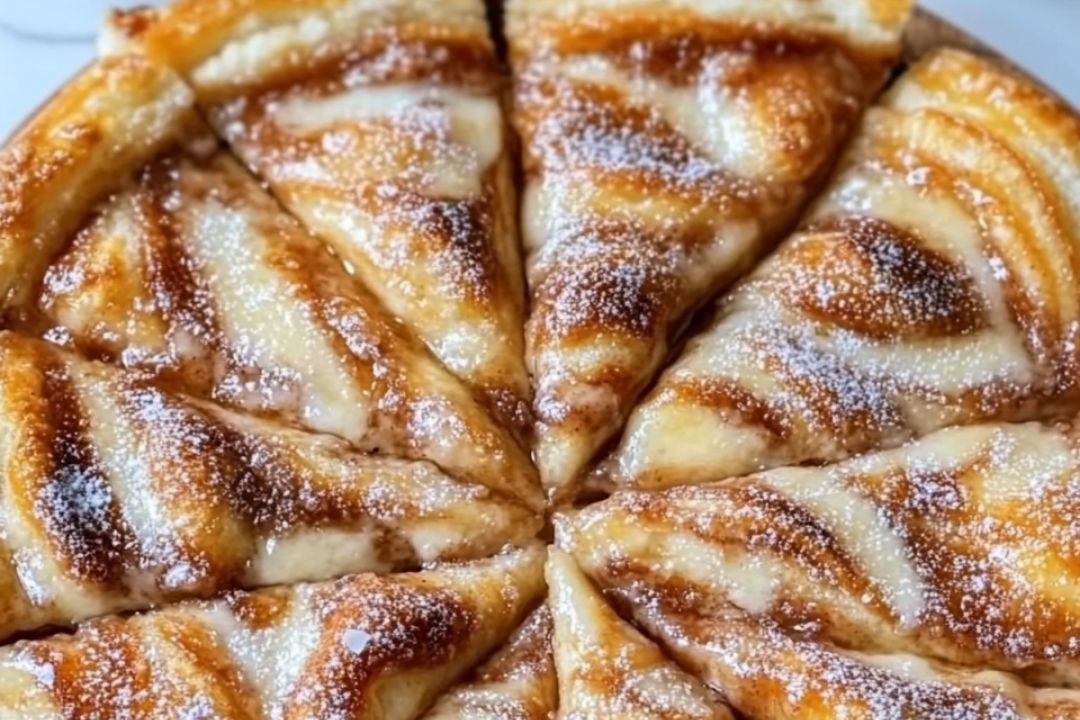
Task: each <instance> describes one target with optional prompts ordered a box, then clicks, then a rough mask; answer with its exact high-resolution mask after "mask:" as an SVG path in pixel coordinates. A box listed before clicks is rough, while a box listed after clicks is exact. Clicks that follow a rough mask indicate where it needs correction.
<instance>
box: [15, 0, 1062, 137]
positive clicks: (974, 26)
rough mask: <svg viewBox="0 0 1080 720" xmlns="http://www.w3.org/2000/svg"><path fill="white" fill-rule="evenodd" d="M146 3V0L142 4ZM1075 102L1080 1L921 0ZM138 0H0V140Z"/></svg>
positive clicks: (87, 56) (86, 57)
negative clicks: (104, 21) (110, 12)
mask: <svg viewBox="0 0 1080 720" xmlns="http://www.w3.org/2000/svg"><path fill="white" fill-rule="evenodd" d="M145 2H147V0H143V3H142V4H145ZM922 3H923V4H924V5H925V6H927V7H929V8H930V9H932V10H936V11H938V12H940V13H941V14H942V15H944V16H945V17H947V18H949V19H950V20H952V21H954V22H955V23H956V24H958V25H960V26H961V27H964V28H965V29H967V30H968V31H970V32H971V33H972V34H974V35H976V36H978V37H980V38H982V39H983V40H986V41H987V42H989V43H990V44H991V45H993V46H994V47H996V48H998V49H999V50H1001V51H1002V52H1004V53H1005V54H1006V55H1009V56H1010V57H1012V58H1013V59H1014V60H1016V61H1018V62H1019V63H1020V64H1021V65H1024V66H1026V67H1027V68H1028V69H1030V70H1031V71H1032V72H1034V73H1035V74H1036V75H1039V76H1040V77H1042V78H1043V79H1044V80H1046V81H1047V82H1048V83H1049V84H1050V85H1051V86H1053V87H1055V88H1057V89H1058V91H1059V92H1061V93H1062V94H1063V95H1064V96H1065V97H1067V98H1068V99H1069V100H1071V101H1072V103H1073V104H1074V105H1075V106H1078V107H1080V0H1019V1H1018V0H922ZM135 4H140V3H139V2H138V1H137V0H0V138H3V137H6V136H7V135H8V133H9V132H10V131H11V130H12V129H14V128H15V126H16V125H17V124H18V123H19V121H20V120H22V119H23V118H24V117H25V116H26V115H27V114H28V113H30V112H31V111H32V110H33V109H34V108H36V107H37V105H38V104H39V103H40V102H41V101H42V100H44V99H45V98H46V97H48V96H49V95H50V94H51V93H52V91H53V90H54V89H55V88H57V87H59V86H60V85H61V84H62V83H63V82H64V81H65V80H67V79H68V78H69V77H70V76H71V75H72V74H73V73H74V72H76V71H77V70H78V69H79V68H80V67H81V66H82V65H83V64H85V63H86V62H88V61H89V60H90V58H91V57H92V56H93V53H94V34H95V32H96V28H97V26H98V24H99V22H100V19H101V16H102V15H103V13H104V12H105V8H107V7H109V6H117V5H119V6H123V5H135Z"/></svg>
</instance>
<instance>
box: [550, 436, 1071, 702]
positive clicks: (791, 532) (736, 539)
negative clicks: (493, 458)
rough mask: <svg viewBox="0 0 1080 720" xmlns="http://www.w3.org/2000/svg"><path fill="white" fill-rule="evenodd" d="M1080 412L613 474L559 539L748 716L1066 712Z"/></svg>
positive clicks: (667, 644)
mask: <svg viewBox="0 0 1080 720" xmlns="http://www.w3.org/2000/svg"><path fill="white" fill-rule="evenodd" d="M1078 443H1080V421H1074V422H1069V423H1065V422H1063V423H1059V424H1039V423H1030V424H1021V425H1005V424H1000V425H975V426H969V427H962V428H953V429H948V430H941V431H938V432H937V433H934V434H931V435H929V436H927V437H926V438H923V439H922V440H920V441H917V442H916V443H913V444H911V445H908V446H905V447H902V448H899V449H894V450H889V451H883V452H880V453H876V454H869V455H866V456H863V457H860V458H856V459H853V460H848V461H846V462H844V463H841V464H838V465H834V466H826V467H821V468H782V469H774V470H771V471H768V472H765V473H761V474H759V475H751V476H747V477H743V478H735V479H729V480H722V481H720V482H717V483H714V484H706V485H700V486H686V487H680V488H674V489H670V490H666V491H663V492H645V491H635V492H631V491H623V492H619V493H616V494H615V495H613V496H612V497H611V498H609V499H608V500H606V501H604V502H602V503H599V504H597V505H593V506H590V507H589V508H586V509H585V510H583V511H582V512H581V513H580V514H579V515H578V516H576V517H574V518H573V519H568V520H565V521H562V522H561V527H560V536H561V537H560V544H561V545H563V546H564V547H566V548H568V549H570V550H571V551H572V552H573V554H574V556H575V557H576V558H577V560H578V561H579V563H580V564H581V566H582V567H583V569H584V570H585V572H586V573H588V574H589V575H590V577H592V578H593V579H594V580H595V581H596V582H597V583H598V584H599V585H600V586H601V587H602V588H604V589H606V590H609V591H613V592H615V595H616V597H617V598H619V599H620V601H621V602H623V603H626V604H627V605H628V606H630V607H632V608H634V610H633V613H634V616H635V617H636V618H637V619H638V620H639V621H640V622H641V623H642V624H643V625H645V626H646V627H647V628H649V630H650V632H651V633H652V634H653V635H654V636H655V637H657V638H659V639H661V640H662V641H663V643H664V645H665V647H666V648H667V649H668V650H669V651H670V652H671V653H672V654H674V655H675V656H676V657H678V658H679V659H680V661H681V662H683V663H684V664H685V665H686V666H687V667H690V668H692V669H694V670H695V671H697V672H699V673H701V674H702V676H703V677H705V678H706V679H707V680H708V681H709V682H710V684H712V685H713V686H714V687H716V688H718V689H721V690H722V691H723V692H724V693H725V695H726V696H727V697H728V698H729V699H730V701H731V702H732V704H733V705H734V706H735V708H736V709H737V710H738V711H740V712H742V713H744V714H745V715H746V716H748V717H753V718H762V719H765V720H767V719H769V718H831V717H837V716H843V717H856V718H879V717H898V718H909V717H910V718H954V717H979V718H1031V717H1040V718H1062V717H1075V716H1076V715H1077V713H1080V693H1077V692H1076V691H1075V690H1071V689H1070V688H1075V687H1077V684H1078V682H1080V644H1078V641H1077V638H1080V598H1078V596H1077V594H1076V593H1075V592H1074V590H1073V588H1075V587H1076V584H1077V583H1078V582H1080V536H1078V534H1077V532H1076V518H1077V517H1080V493H1078V492H1077V487H1078V482H1080V455H1078V454H1077V452H1076V448H1077V447H1078Z"/></svg>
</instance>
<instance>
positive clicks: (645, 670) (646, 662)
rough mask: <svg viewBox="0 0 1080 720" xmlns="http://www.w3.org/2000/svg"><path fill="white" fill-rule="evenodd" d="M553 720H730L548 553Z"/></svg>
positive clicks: (561, 556) (564, 558) (569, 561)
mask: <svg viewBox="0 0 1080 720" xmlns="http://www.w3.org/2000/svg"><path fill="white" fill-rule="evenodd" d="M547 581H548V587H549V588H550V590H549V601H548V602H549V603H550V604H551V611H552V614H553V615H554V617H555V664H556V667H557V668H558V676H559V698H560V700H559V717H560V718H567V719H568V720H569V719H572V720H593V719H595V720H601V719H602V718H612V719H616V720H622V719H625V720H650V719H655V720H696V719H697V718H702V719H705V718H707V719H708V720H730V719H731V717H732V716H731V712H730V711H729V710H728V708H727V705H725V703H724V702H723V700H722V699H721V698H720V696H718V695H717V694H716V693H714V692H713V691H711V690H709V689H708V688H707V687H705V686H704V685H702V684H701V682H700V681H698V680H697V679H695V678H693V677H691V676H690V675H687V674H686V673H685V672H683V671H682V670H680V669H679V668H678V667H677V666H676V665H675V664H674V663H673V662H672V661H671V660H669V659H667V658H666V657H664V655H663V653H661V652H660V650H659V648H657V647H656V646H655V645H653V644H652V643H651V642H649V641H648V640H646V639H645V638H644V637H642V636H641V634H640V633H638V632H637V631H636V630H634V629H633V628H632V627H631V626H630V625H627V624H626V623H625V622H623V621H622V620H621V619H620V618H619V616H618V615H616V614H615V611H614V610H612V609H611V608H610V607H609V606H608V604H607V603H606V602H605V601H604V599H603V598H602V597H601V596H600V594H599V593H598V592H597V591H596V590H595V589H594V588H593V586H592V584H591V583H590V582H589V580H588V579H586V577H585V576H584V575H583V574H582V572H581V569H580V568H579V567H578V566H577V563H575V562H574V560H573V558H571V557H570V556H569V555H567V554H566V553H565V552H563V551H561V550H557V549H552V550H551V551H550V554H549V557H548V564H547Z"/></svg>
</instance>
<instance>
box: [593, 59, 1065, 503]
mask: <svg viewBox="0 0 1080 720" xmlns="http://www.w3.org/2000/svg"><path fill="white" fill-rule="evenodd" d="M1078 258H1080V120H1078V119H1077V117H1076V116H1075V115H1073V114H1072V113H1071V111H1069V110H1068V109H1067V108H1065V107H1064V106H1062V105H1061V104H1060V103H1058V102H1057V101H1056V100H1054V99H1053V98H1051V97H1049V96H1048V95H1047V94H1046V93H1044V92H1043V91H1041V90H1038V89H1036V88H1035V87H1033V86H1031V85H1030V84H1029V83H1028V82H1027V81H1026V80H1024V79H1021V78H1018V77H1016V76H1014V75H1012V74H1010V73H1008V72H1006V71H1005V70H1003V69H1001V68H999V67H998V66H996V65H994V64H992V63H991V62H989V61H986V60H982V59H979V58H976V57H974V56H971V55H967V54H964V53H962V52H959V51H952V50H946V51H941V52H939V53H937V54H934V55H932V56H930V57H929V58H927V59H926V60H924V61H922V62H920V63H919V64H918V65H917V66H916V67H915V68H913V69H912V70H910V71H909V72H908V74H907V75H906V76H905V77H904V78H902V79H901V80H900V81H898V83H897V84H896V86H895V87H894V88H893V89H892V90H891V92H890V93H889V95H888V96H887V98H886V99H885V100H884V102H883V103H882V105H881V106H880V107H877V108H875V109H873V110H872V111H871V112H870V113H869V114H868V116H867V119H866V121H865V123H864V125H863V127H862V130H861V132H860V133H859V135H858V139H857V141H856V142H855V144H854V146H853V147H852V148H851V150H850V151H849V152H848V154H847V157H846V158H845V159H844V160H843V161H842V164H841V170H840V173H839V175H838V176H837V178H836V179H835V180H834V181H833V183H832V185H831V188H830V189H829V191H828V193H827V195H826V196H825V197H824V198H823V199H822V200H821V201H820V202H819V203H818V204H817V207H816V209H815V210H814V212H813V213H812V215H811V216H810V218H809V220H808V221H807V223H806V225H805V227H804V228H803V229H802V231H801V232H799V233H798V234H796V235H795V236H794V237H793V238H791V239H790V240H788V241H787V242H786V244H785V245H783V246H782V248H781V249H780V250H779V251H778V252H777V253H776V254H775V255H774V256H773V257H772V258H770V259H769V260H768V261H767V262H766V263H765V264H764V265H763V266H762V267H761V268H760V269H759V270H758V271H757V272H756V273H755V274H754V275H753V276H752V277H751V278H750V279H749V280H748V281H747V282H746V283H745V284H744V285H743V286H742V287H741V288H739V289H738V290H736V291H735V293H734V294H733V295H732V296H731V297H729V298H728V299H727V300H726V302H724V303H723V304H722V305H721V307H720V310H719V314H718V316H717V318H716V320H715V321H714V324H713V326H712V327H711V329H709V330H708V331H707V332H706V333H705V334H703V335H702V336H700V337H698V338H696V339H694V340H693V341H691V343H690V346H689V348H688V349H687V351H686V354H685V355H684V356H683V357H682V359H680V360H679V361H678V363H676V364H675V366H674V367H673V368H671V369H670V370H668V371H667V373H666V374H665V375H664V377H663V378H662V379H661V381H660V383H659V386H658V387H657V388H656V389H655V390H654V391H653V392H652V394H651V395H650V397H649V399H648V400H647V402H646V403H645V404H644V405H642V406H641V407H639V408H638V409H636V410H635V411H634V414H633V416H632V417H631V420H630V422H629V424H628V428H627V431H626V435H625V437H624V438H623V440H622V443H621V445H620V447H619V448H618V450H617V451H616V453H615V456H614V458H613V459H612V461H611V462H610V463H609V464H608V466H607V467H606V468H604V470H603V472H602V473H601V475H603V476H604V477H606V478H609V479H611V478H613V479H614V480H615V481H616V482H622V483H626V484H632V485H635V486H638V487H660V486H672V485H675V484H682V483H691V482H697V481H700V480H708V479H709V478H715V477H716V476H717V473H721V474H725V475H739V474H743V473H746V472H752V471H756V470H761V469H767V468H770V467H777V466H781V465H786V464H798V463H802V462H805V461H832V460H838V459H842V458H844V457H847V456H848V455H850V454H852V453H857V452H862V451H865V450H868V449H875V448H885V447H895V446H897V445H899V444H901V443H902V442H904V441H906V440H908V439H911V438H912V437H919V436H922V435H925V434H926V433H928V432H931V431H933V430H936V429H938V428H941V427H945V426H949V425H956V424H968V423H973V422H979V421H984V420H1010V421H1023V420H1029V419H1038V418H1041V417H1051V415H1050V413H1054V412H1056V411H1060V410H1062V409H1063V408H1069V409H1075V408H1077V407H1078V406H1080V388H1078V380H1080V370H1078V362H1080V354H1078V353H1080V350H1078V349H1077V348H1078V347H1080V343H1078V341H1080V295H1078V294H1077V292H1076V288H1077V285H1078V282H1080V260H1078Z"/></svg>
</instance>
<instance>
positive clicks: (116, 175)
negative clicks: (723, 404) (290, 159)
mask: <svg viewBox="0 0 1080 720" xmlns="http://www.w3.org/2000/svg"><path fill="white" fill-rule="evenodd" d="M129 62H130V63H131V64H133V65H137V64H138V63H140V62H142V63H144V64H145V63H146V61H145V60H139V59H138V58H134V59H130V60H129ZM117 67H119V68H120V69H126V66H125V65H123V64H120V65H118V61H114V60H107V61H104V62H103V64H102V66H101V67H100V68H97V69H94V70H91V71H90V74H89V77H90V78H98V76H99V75H101V76H102V78H101V79H99V81H98V82H99V84H100V85H101V86H102V88H100V89H99V90H100V92H99V94H98V95H93V94H91V97H90V99H89V100H87V101H86V102H87V103H88V104H89V105H91V106H94V105H104V106H106V107H107V108H109V109H110V110H112V111H113V114H110V115H109V118H110V120H109V122H112V123H119V124H122V123H120V120H119V119H117V117H116V115H121V114H123V113H127V114H129V115H132V116H139V115H141V114H143V113H148V112H153V111H154V108H156V105H155V104H154V103H152V102H149V101H146V102H142V103H141V104H140V103H139V102H134V101H129V102H128V103H127V104H126V105H123V104H121V103H120V101H119V100H117V99H116V98H114V97H113V96H114V95H117V94H118V93H119V90H117V89H115V88H114V87H113V85H114V84H119V83H121V82H122V81H123V80H124V79H125V75H123V74H121V73H120V71H119V70H117V69H116V68H117ZM146 72H148V73H149V72H150V71H149V70H147V71H146ZM173 83H174V84H179V81H178V80H176V79H175V78H173ZM161 84H166V83H164V81H162V83H161ZM120 87H121V88H122V87H123V86H122V85H120ZM169 87H171V86H169ZM172 92H173V91H172V90H170V91H169V93H172ZM177 92H178V91H177ZM187 103H188V104H187V106H186V109H187V114H186V115H184V114H183V113H179V111H178V112H177V116H178V118H179V119H177V120H176V121H175V124H177V125H182V126H183V127H184V128H185V129H186V130H185V133H186V134H185V137H186V138H187V141H186V142H185V143H184V144H182V145H181V144H177V143H173V144H172V145H170V146H168V147H163V148H155V152H154V153H147V154H144V156H143V157H142V158H141V159H140V160H139V161H137V162H133V163H132V165H133V166H134V167H133V168H130V169H126V168H123V167H121V168H114V167H113V166H112V165H111V164H109V162H107V160H108V158H104V159H103V158H102V157H99V155H100V153H98V154H94V153H88V154H83V155H75V154H72V155H71V156H70V157H68V156H66V155H63V152H64V149H63V148H64V142H65V138H66V137H67V136H68V135H70V134H71V133H72V132H74V130H72V128H73V127H79V128H81V127H83V124H84V123H85V124H86V125H87V127H86V128H85V129H84V132H86V133H87V134H89V135H91V136H94V137H96V136H97V135H98V134H108V133H110V132H112V131H111V129H110V126H109V125H108V124H107V123H106V122H105V120H103V119H102V120H100V122H98V123H97V124H94V121H91V120H87V119H86V118H85V117H84V116H86V115H87V114H88V113H89V111H87V110H83V109H76V110H70V111H67V110H68V109H67V106H66V105H64V104H61V105H60V106H59V107H57V108H53V107H50V108H48V109H47V110H46V111H45V113H44V114H43V115H42V116H40V117H39V118H37V119H36V120H34V121H33V122H32V123H31V124H30V126H29V129H28V131H27V132H26V134H25V135H24V138H23V139H22V140H20V141H18V142H17V143H16V144H15V146H14V147H12V148H10V149H8V150H7V151H5V154H4V156H3V157H4V158H5V160H3V161H0V167H2V170H0V172H4V174H3V176H2V177H0V184H2V183H3V182H10V183H11V185H10V186H9V187H8V189H7V190H5V192H8V193H9V194H10V197H11V202H12V203H14V204H15V205H16V206H17V207H28V208H29V207H34V205H35V203H38V204H41V203H45V198H47V197H50V196H51V197H54V198H64V197H66V194H68V193H71V192H74V190H73V189H72V188H71V187H70V186H69V185H70V183H71V182H74V181H75V178H85V177H90V178H92V179H93V182H94V183H99V184H101V185H102V187H106V186H105V184H104V181H103V179H102V178H103V177H104V176H108V177H109V178H111V185H109V186H107V188H108V189H107V191H103V192H104V194H102V195H101V196H100V197H98V198H97V202H96V203H95V204H90V203H84V204H82V205H67V204H65V205H62V206H61V207H60V208H59V209H58V210H57V211H56V214H55V216H54V220H53V221H50V222H48V223H44V224H41V223H38V224H37V225H35V224H32V223H29V221H27V223H25V224H13V225H10V226H6V227H0V243H3V247H7V248H12V250H11V251H10V253H9V254H8V255H6V256H5V257H11V258H15V259H18V264H19V266H20V267H22V268H23V273H24V274H23V276H22V277H23V278H24V280H23V281H21V282H23V283H24V284H25V283H28V282H32V281H31V280H27V279H26V278H27V276H28V274H30V273H32V272H36V271H37V270H38V269H39V268H40V266H41V261H40V256H39V255H28V254H27V253H26V252H25V250H24V248H25V246H26V245H27V244H30V245H32V246H33V247H36V248H38V250H37V251H36V252H38V253H40V254H41V255H45V256H46V262H49V266H48V268H47V271H46V272H45V273H44V279H43V280H41V278H42V275H41V273H38V274H37V276H36V280H41V282H40V283H34V284H33V285H32V288H37V289H36V290H31V291H30V292H25V291H20V295H21V296H22V297H21V298H20V299H21V300H28V302H23V303H22V304H21V305H18V306H16V307H17V308H18V310H19V312H20V313H21V315H22V318H21V323H22V324H21V327H23V328H24V329H26V330H28V331H33V332H47V333H48V334H49V337H50V338H52V339H54V340H56V341H58V342H64V343H69V344H73V345H74V346H76V347H78V348H79V349H81V350H83V351H86V352H90V353H92V354H95V355H97V356H100V357H102V358H104V359H108V360H111V361H116V362H120V363H122V364H124V365H126V366H128V367H134V368H139V369H146V370H150V371H152V372H154V373H156V374H158V375H160V376H164V377H168V378H172V379H173V380H175V381H177V382H179V383H181V385H182V387H183V388H184V389H185V391H186V392H190V393H193V394H197V395H201V396H209V397H212V398H214V399H216V400H218V401H221V402H223V403H225V404H228V405H230V406H232V407H236V408H238V409H241V410H245V411H253V412H259V413H266V414H275V415H278V416H281V417H283V418H284V419H285V420H288V421H290V422H296V423H300V424H303V425H305V426H307V427H309V428H311V429H313V430H316V431H319V432H328V433H333V434H335V435H338V436H340V437H343V438H345V439H347V440H349V441H351V442H352V443H354V444H355V445H356V446H358V447H359V448H361V449H364V450H369V451H372V452H376V451H378V452H382V453H388V454H392V455H399V456H403V457H408V458H412V459H426V460H431V461H433V462H435V463H436V464H438V465H439V466H440V467H441V468H443V469H444V470H446V471H447V472H448V473H450V474H452V475H454V476H456V477H462V478H466V479H469V480H473V481H478V482H481V483H483V484H486V485H489V486H490V487H492V488H494V489H495V490H497V491H499V492H503V493H505V494H506V495H508V496H511V497H516V498H518V499H521V500H523V501H524V502H528V503H531V504H532V505H533V507H537V508H538V507H540V504H541V502H542V496H541V493H540V490H539V485H538V483H537V481H536V472H535V470H534V468H533V467H532V465H531V463H530V461H529V459H528V457H527V455H526V453H525V452H524V451H523V450H522V449H521V448H520V446H519V445H518V444H517V443H516V442H515V440H514V438H513V436H512V434H511V433H510V432H509V431H508V430H506V429H505V428H503V427H502V426H500V425H498V424H497V423H496V422H495V421H494V419H493V418H492V417H491V416H490V415H489V413H487V412H486V411H485V409H484V408H483V407H482V405H481V404H480V403H479V402H478V401H477V400H476V399H475V398H474V397H473V395H472V393H471V392H470V391H469V389H468V388H467V387H466V386H465V385H464V384H463V383H461V382H460V381H459V380H458V379H457V378H456V377H454V376H453V375H452V374H451V373H450V372H448V371H447V370H446V369H445V368H444V367H443V366H442V365H441V364H440V363H439V362H438V361H437V360H436V359H435V358H434V357H433V356H432V355H431V354H430V353H429V352H428V350H427V349H426V348H424V347H423V345H422V344H420V343H418V342H417V341H416V340H414V339H413V338H412V336H411V334H410V333H409V332H408V331H407V330H406V329H405V328H403V327H401V325H400V324H399V323H397V322H396V321H395V320H393V319H392V318H391V317H390V316H389V315H388V313H387V312H386V310H385V309H384V308H383V306H382V305H381V304H380V303H379V302H378V301H377V299H375V298H374V297H372V296H371V295H370V294H369V293H368V292H367V291H365V290H364V289H363V288H362V287H361V285H360V284H359V283H358V282H357V281H356V280H355V279H354V278H352V277H350V276H349V275H348V274H347V273H346V272H345V270H344V269H343V268H342V267H341V265H340V263H339V262H338V260H337V259H335V258H334V257H332V256H331V255H330V254H329V253H328V252H327V250H326V249H325V247H324V246H323V245H322V244H321V243H320V242H319V241H318V240H316V239H315V238H314V237H313V236H312V235H310V234H308V233H307V232H306V231H305V230H303V228H302V227H301V226H300V224H299V223H298V222H296V221H295V220H293V219H292V218H290V217H289V216H288V215H286V214H285V212H284V211H282V210H281V208H280V207H279V206H278V205H277V204H276V203H275V202H274V200H273V199H272V198H271V197H270V196H269V195H267V194H266V193H265V192H264V191H263V190H262V189H261V188H260V187H259V185H258V183H257V182H256V181H255V180H254V179H252V178H251V177H250V176H249V175H247V174H246V173H245V172H244V171H243V170H242V168H241V167H240V166H239V165H238V164H237V163H235V162H234V161H232V160H231V159H230V158H229V157H228V156H227V155H226V154H225V153H224V152H222V151H220V150H219V149H218V146H217V143H216V142H215V141H214V139H213V136H212V134H211V132H210V130H209V128H208V127H206V126H205V125H201V124H199V121H198V117H197V115H196V113H195V110H194V106H193V104H192V103H193V101H192V99H191V98H190V97H188V98H187ZM112 104H121V107H120V108H119V109H113V108H112ZM49 128H51V130H50V129H49ZM65 128H66V130H65ZM178 132H179V131H178ZM114 135H116V136H115V137H110V138H109V139H108V140H107V141H105V140H103V141H101V142H102V144H105V145H107V146H110V147H111V146H113V145H120V144H123V143H125V142H128V139H127V138H126V136H124V135H122V134H116V133H114ZM26 148H29V150H27V149H26ZM31 151H32V154H34V156H35V157H37V156H40V157H46V158H47V157H50V156H52V155H57V156H58V157H60V158H65V159H64V160H63V162H65V163H67V164H70V165H73V166H78V167H79V168H80V170H79V172H75V171H74V170H70V171H69V172H66V173H58V174H55V175H49V174H48V173H46V174H45V175H43V178H44V179H43V180H42V181H41V182H37V181H36V180H35V178H36V177H37V175H38V174H39V173H40V170H39V169H38V168H37V166H35V165H33V164H30V165H23V164H20V163H18V162H16V161H17V160H18V158H19V157H21V155H22V154H23V153H24V152H31ZM132 152H134V150H132ZM80 181H81V180H80ZM68 215H73V216H74V217H68ZM20 233H21V234H20ZM27 237H32V238H33V242H31V241H30V240H27V239H26V238H27ZM57 253H58V254H57ZM12 262H15V260H14V259H13V260H12Z"/></svg>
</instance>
